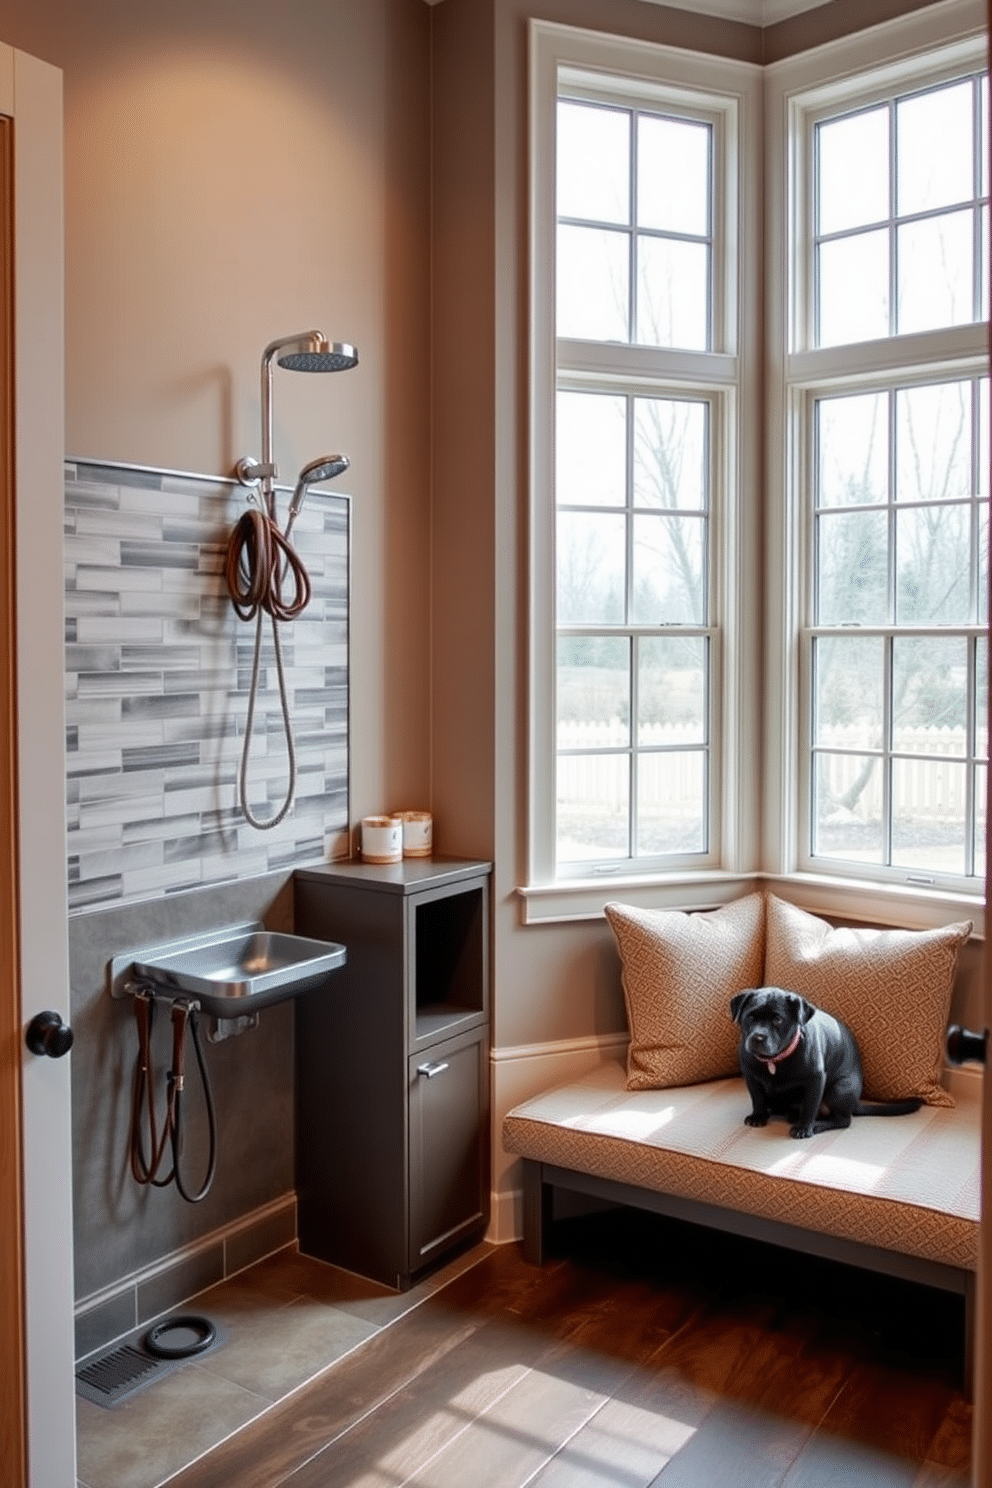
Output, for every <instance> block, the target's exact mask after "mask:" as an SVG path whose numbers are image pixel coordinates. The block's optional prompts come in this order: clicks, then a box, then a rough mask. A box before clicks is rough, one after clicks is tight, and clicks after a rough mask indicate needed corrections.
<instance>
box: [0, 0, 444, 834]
mask: <svg viewBox="0 0 992 1488" xmlns="http://www.w3.org/2000/svg"><path fill="white" fill-rule="evenodd" d="M3 11H4V14H3V21H2V25H0V30H2V32H3V36H4V40H5V41H7V42H10V43H12V44H13V45H15V46H17V47H19V48H21V49H23V50H25V51H28V52H31V53H33V54H34V55H36V56H39V57H42V58H44V59H45V60H46V61H50V62H53V63H54V64H56V65H57V66H58V67H60V68H62V70H63V73H64V86H65V114H66V151H65V170H66V187H65V189H66V426H67V435H66V442H67V449H68V451H69V452H70V453H71V454H78V455H88V456H93V457H98V458H102V459H109V460H121V461H128V462H134V463H137V464H145V465H162V466H166V467H169V468H173V469H183V470H192V471H199V472H206V473H217V474H227V473H230V471H231V467H232V466H233V464H234V462H235V460H236V459H237V457H238V456H239V455H242V454H253V455H256V456H257V455H258V454H259V452H260V432H259V392H258V380H259V370H258V369H259V358H260V355H261V351H262V348H263V347H264V346H265V345H266V343H267V342H268V341H270V340H272V339H274V338H275V337H276V336H280V335H286V334H289V333H292V332H295V331H300V330H304V329H307V328H309V327H310V326H319V327H320V328H322V329H323V330H325V331H326V333H327V334H328V335H330V336H331V337H332V338H333V339H336V340H350V341H354V342H355V343H356V344H357V345H358V347H359V351H360V355H361V363H360V366H359V368H358V369H357V370H356V371H354V372H350V373H346V374H340V375H336V376H325V377H317V376H311V377H305V376H301V375H297V374H291V373H287V372H280V371H277V372H276V373H275V396H274V404H275V440H274V443H275V451H276V457H277V459H278V461H279V463H280V466H281V473H282V477H283V479H285V480H288V481H292V480H293V478H294V477H295V474H296V472H297V470H298V469H299V468H300V466H301V465H302V464H303V463H304V461H305V460H307V459H309V458H312V457H313V456H315V455H317V454H319V453H323V452H325V451H328V450H332V451H333V450H337V449H343V450H344V451H345V452H347V453H348V454H349V455H350V456H351V460H352V468H351V470H350V471H349V473H348V475H347V477H346V478H345V480H344V481H339V482H338V486H339V487H340V488H342V489H345V490H347V491H349V492H351V493H352V494H353V496H354V559H353V636H352V710H353V716H352V762H353V767H352V817H353V819H357V818H358V817H360V816H361V815H362V814H364V813H365V812H368V811H372V810H380V809H383V808H396V807H400V806H419V805H421V804H422V803H423V801H424V798H425V795H426V793H427V791H428V786H429V769H428V707H427V697H428V614H427V595H428V589H427V583H426V580H425V574H426V569H427V562H428V538H427V535H428V530H429V429H428V359H427V348H428V344H429V298H428V245H429V231H428V202H429V92H428V83H429V65H428V50H429V31H430V11H429V10H428V8H427V7H426V6H425V5H424V4H423V3H422V0H362V3H361V4H355V3H353V0H292V4H290V5H289V6H278V5H273V4H271V3H270V0H216V3H212V4H211V5H209V6H204V5H203V4H202V0H168V3H162V4H153V5H134V4H131V3H126V0H99V3H94V4H92V5H75V4H71V5H69V4H65V3H63V0H5V3H4V7H3ZM311 499H312V500H317V499H319V498H317V497H312V498H311Z"/></svg>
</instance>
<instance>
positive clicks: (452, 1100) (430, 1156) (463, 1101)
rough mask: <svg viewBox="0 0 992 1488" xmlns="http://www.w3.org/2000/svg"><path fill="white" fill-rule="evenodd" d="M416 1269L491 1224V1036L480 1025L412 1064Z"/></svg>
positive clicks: (412, 1201) (413, 1247)
mask: <svg viewBox="0 0 992 1488" xmlns="http://www.w3.org/2000/svg"><path fill="white" fill-rule="evenodd" d="M409 1097H410V1128H409V1131H410V1270H411V1272H415V1271H418V1270H420V1268H421V1267H422V1266H425V1265H427V1264H428V1263H429V1262H430V1261H431V1260H432V1259H433V1257H434V1256H435V1255H437V1254H439V1253H441V1252H442V1251H444V1250H446V1249H448V1248H449V1247H450V1246H452V1245H455V1244H457V1243H458V1242H459V1241H460V1240H462V1239H464V1238H468V1237H469V1236H470V1235H471V1234H472V1232H473V1231H476V1230H479V1231H481V1230H482V1229H484V1228H485V1226H486V1223H487V1209H488V1205H487V1198H488V1186H489V1173H488V1168H489V1164H488V1158H489V1143H488V1124H489V1118H488V1113H489V1079H488V1041H487V1037H486V1033H485V1031H484V1030H480V1029H475V1030H473V1031H472V1032H471V1033H465V1034H462V1035H461V1036H460V1037H458V1038H453V1039H446V1040H444V1041H443V1042H442V1043H438V1044H435V1045H433V1046H432V1047H431V1048H429V1049H428V1050H426V1051H424V1052H422V1053H419V1054H415V1055H413V1056H412V1057H411V1059H410V1062H409Z"/></svg>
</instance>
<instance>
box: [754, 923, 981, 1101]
mask: <svg viewBox="0 0 992 1488" xmlns="http://www.w3.org/2000/svg"><path fill="white" fill-rule="evenodd" d="M970 933H971V921H970V920H966V921H964V922H962V923H960V924H956V925H945V926H944V927H943V928H942V929H940V930H866V929H851V928H847V927H842V928H836V929H835V928H834V926H833V925H830V924H828V923H827V921H826V920H821V919H818V918H817V917H816V916H815V915H811V914H807V913H806V912H805V910H802V909H797V908H796V907H795V905H794V904H787V903H786V902H785V900H783V899H776V897H775V896H774V894H769V895H768V910H767V929H766V937H765V983H766V985H768V986H770V987H785V988H787V989H788V990H789V991H790V992H799V993H801V994H802V996H803V997H807V998H808V999H809V1001H810V1002H813V1003H816V1005H817V1007H822V1008H823V1009H824V1010H825V1011H826V1012H828V1013H833V1015H834V1017H835V1018H840V1019H841V1020H842V1021H843V1022H844V1023H846V1024H847V1026H848V1027H849V1028H850V1029H851V1032H852V1033H853V1034H854V1037H855V1038H856V1039H857V1042H858V1048H859V1049H860V1051H861V1062H862V1065H863V1066H864V1072H865V1088H864V1096H865V1099H866V1100H900V1099H903V1098H905V1097H910V1096H918V1097H919V1098H920V1099H921V1100H924V1101H926V1102H927V1103H928V1104H929V1105H932V1106H953V1104H954V1100H953V1097H952V1096H950V1095H949V1094H948V1092H947V1091H946V1090H945V1089H944V1088H943V1086H942V1085H941V1083H940V1077H941V1071H942V1069H943V1063H944V1036H945V1032H946V1028H947V1018H948V1013H949V1012H950V1006H951V993H952V991H953V989H954V974H955V971H956V969H957V961H958V952H959V950H960V948H961V946H962V945H963V944H964V942H965V941H966V940H967V939H968V936H969V934H970Z"/></svg>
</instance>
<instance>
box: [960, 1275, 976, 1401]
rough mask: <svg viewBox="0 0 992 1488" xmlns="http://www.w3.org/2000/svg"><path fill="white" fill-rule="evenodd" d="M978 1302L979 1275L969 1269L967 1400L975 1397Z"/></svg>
mask: <svg viewBox="0 0 992 1488" xmlns="http://www.w3.org/2000/svg"><path fill="white" fill-rule="evenodd" d="M977 1304H978V1276H977V1273H976V1272H974V1271H969V1273H968V1275H967V1277H966V1279H965V1284H964V1371H963V1378H964V1383H963V1385H962V1390H963V1392H964V1398H965V1400H973V1399H974V1388H975V1321H976V1319H975V1309H976V1307H977Z"/></svg>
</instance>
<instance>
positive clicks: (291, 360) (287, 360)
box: [276, 331, 358, 372]
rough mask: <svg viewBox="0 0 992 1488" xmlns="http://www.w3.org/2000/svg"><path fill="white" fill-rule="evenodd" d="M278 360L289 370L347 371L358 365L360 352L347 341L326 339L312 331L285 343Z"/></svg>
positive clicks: (277, 356) (277, 355)
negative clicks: (287, 343)
mask: <svg viewBox="0 0 992 1488" xmlns="http://www.w3.org/2000/svg"><path fill="white" fill-rule="evenodd" d="M276 361H277V362H278V363H279V365H280V367H285V368H286V370H287V371H288V372H347V371H349V370H350V369H351V368H352V367H356V366H357V365H358V352H357V350H356V348H355V347H354V346H350V345H349V344H348V343H347V342H346V341H325V339H324V337H323V336H321V335H320V334H319V332H317V331H312V332H311V333H310V334H309V335H308V336H302V337H300V339H299V340H295V341H291V342H290V343H289V345H288V346H287V345H284V346H283V347H282V350H281V351H279V352H278V353H277V354H276Z"/></svg>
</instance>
